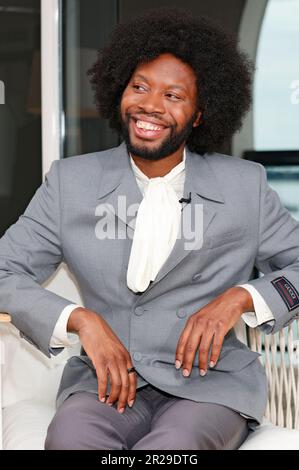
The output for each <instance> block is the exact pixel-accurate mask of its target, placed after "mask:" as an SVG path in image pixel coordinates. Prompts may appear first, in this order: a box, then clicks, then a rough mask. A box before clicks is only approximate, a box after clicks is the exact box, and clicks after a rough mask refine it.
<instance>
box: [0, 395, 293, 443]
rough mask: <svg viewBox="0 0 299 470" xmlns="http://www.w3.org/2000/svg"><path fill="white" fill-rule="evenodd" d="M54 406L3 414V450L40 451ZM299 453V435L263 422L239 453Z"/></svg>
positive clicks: (24, 404)
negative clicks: (243, 451) (251, 451)
mask: <svg viewBox="0 0 299 470" xmlns="http://www.w3.org/2000/svg"><path fill="white" fill-rule="evenodd" d="M54 413H55V408H54V406H50V405H47V404H45V403H38V402H36V401H32V400H23V401H21V402H19V403H17V404H14V405H10V406H8V407H6V408H5V409H4V410H3V448H4V449H7V450H42V449H44V442H45V438H46V434H47V428H48V426H49V424H50V422H51V419H52V417H53V416H54ZM276 449H279V450H289V449H291V450H292V449H293V450H299V431H295V430H290V429H286V428H282V427H280V426H274V425H273V424H271V423H269V422H268V421H266V420H265V421H264V422H263V424H262V425H261V426H259V427H258V428H257V429H256V431H254V432H251V433H250V435H249V436H248V438H247V439H246V441H245V442H244V443H243V444H242V446H241V447H240V448H239V450H276Z"/></svg>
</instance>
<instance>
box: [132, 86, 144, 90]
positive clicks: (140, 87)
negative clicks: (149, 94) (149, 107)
mask: <svg viewBox="0 0 299 470" xmlns="http://www.w3.org/2000/svg"><path fill="white" fill-rule="evenodd" d="M132 88H134V90H136V91H146V89H145V88H144V87H143V86H142V85H132Z"/></svg>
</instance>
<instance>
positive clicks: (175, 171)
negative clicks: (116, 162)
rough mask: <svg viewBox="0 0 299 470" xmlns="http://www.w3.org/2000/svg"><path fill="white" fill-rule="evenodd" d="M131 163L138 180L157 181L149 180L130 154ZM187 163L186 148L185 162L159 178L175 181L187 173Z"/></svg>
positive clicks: (184, 153)
mask: <svg viewBox="0 0 299 470" xmlns="http://www.w3.org/2000/svg"><path fill="white" fill-rule="evenodd" d="M130 162H131V165H132V169H133V172H134V174H135V176H136V178H137V179H139V180H141V181H144V182H149V180H150V179H155V178H148V176H146V175H145V174H144V173H143V172H142V171H141V170H140V168H139V167H138V166H137V165H136V163H135V162H134V160H133V158H132V156H131V154H130ZM185 162H186V150H185V148H184V152H183V160H182V161H181V162H180V163H178V164H177V165H176V166H175V167H174V168H172V170H170V172H169V173H167V174H166V175H165V176H162V177H160V176H158V177H157V178H162V179H165V180H167V181H173V180H174V179H175V178H176V177H177V176H178V175H181V173H183V172H184V171H185Z"/></svg>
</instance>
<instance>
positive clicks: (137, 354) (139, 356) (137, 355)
mask: <svg viewBox="0 0 299 470" xmlns="http://www.w3.org/2000/svg"><path fill="white" fill-rule="evenodd" d="M133 357H134V359H135V361H141V357H142V356H141V353H140V352H134V353H133Z"/></svg>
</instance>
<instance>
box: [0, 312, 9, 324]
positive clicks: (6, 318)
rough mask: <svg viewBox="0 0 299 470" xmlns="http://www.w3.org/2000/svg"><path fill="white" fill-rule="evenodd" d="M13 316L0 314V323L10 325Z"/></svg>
mask: <svg viewBox="0 0 299 470" xmlns="http://www.w3.org/2000/svg"><path fill="white" fill-rule="evenodd" d="M10 322H11V316H10V315H9V313H4V312H0V323H10Z"/></svg>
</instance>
